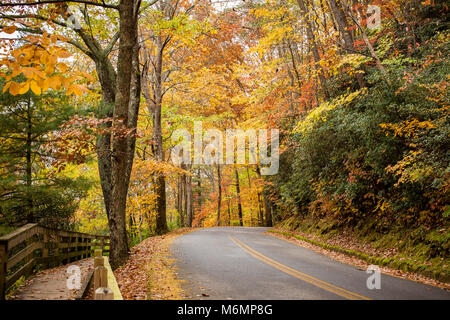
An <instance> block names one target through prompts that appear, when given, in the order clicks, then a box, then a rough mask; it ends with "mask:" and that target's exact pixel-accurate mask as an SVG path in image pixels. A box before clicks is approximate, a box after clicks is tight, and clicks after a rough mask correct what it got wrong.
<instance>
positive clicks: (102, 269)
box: [93, 249, 123, 300]
mask: <svg viewBox="0 0 450 320" xmlns="http://www.w3.org/2000/svg"><path fill="white" fill-rule="evenodd" d="M93 285H94V300H123V298H122V294H121V293H120V289H119V285H118V284H117V281H116V278H115V277H114V273H113V271H112V269H111V266H110V264H109V259H108V257H104V256H102V252H101V250H99V249H98V250H95V258H94V283H93Z"/></svg>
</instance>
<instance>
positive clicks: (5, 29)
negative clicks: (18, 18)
mask: <svg viewBox="0 0 450 320" xmlns="http://www.w3.org/2000/svg"><path fill="white" fill-rule="evenodd" d="M16 30H17V27H16V26H8V27H3V28H2V29H1V31H2V32H5V33H8V34H12V33H14V32H15V31H16Z"/></svg>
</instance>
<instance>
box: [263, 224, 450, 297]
mask: <svg viewBox="0 0 450 320" xmlns="http://www.w3.org/2000/svg"><path fill="white" fill-rule="evenodd" d="M268 232H269V233H270V234H272V235H275V234H277V235H281V236H283V237H285V238H286V239H287V240H289V239H291V240H292V239H296V240H299V241H300V242H301V241H303V242H305V243H309V244H311V245H313V246H316V247H318V248H322V249H325V250H327V251H331V252H336V253H339V254H342V255H345V256H348V257H354V258H356V259H359V260H362V261H364V262H365V263H366V264H374V265H378V266H382V267H387V268H389V269H394V270H396V271H392V270H391V271H389V270H387V269H386V270H385V271H386V273H390V274H393V275H396V276H400V277H407V278H409V279H412V280H415V281H420V282H425V283H428V284H432V285H435V286H439V287H446V288H447V289H449V288H450V285H449V282H450V259H449V255H448V250H449V249H448V248H449V235H450V233H449V230H448V228H447V229H440V230H424V229H423V228H418V229H412V230H389V231H385V232H384V233H378V232H375V231H373V230H370V226H368V227H366V228H365V229H364V228H360V229H359V228H354V229H350V228H345V227H342V226H340V225H337V224H336V222H334V221H330V220H321V221H319V222H317V221H313V220H308V219H305V220H303V221H302V223H301V224H297V222H295V223H293V221H289V219H288V220H286V221H284V222H283V223H281V224H279V225H278V226H276V227H275V228H273V229H270V230H268ZM350 263H352V262H350Z"/></svg>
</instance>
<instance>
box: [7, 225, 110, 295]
mask: <svg viewBox="0 0 450 320" xmlns="http://www.w3.org/2000/svg"><path fill="white" fill-rule="evenodd" d="M95 249H101V250H102V251H103V252H109V237H108V236H99V235H92V234H87V233H81V232H73V231H64V230H57V229H51V228H47V227H43V226H40V225H38V224H35V223H30V224H27V225H25V226H23V227H21V228H19V229H17V230H15V231H13V232H11V233H9V234H7V235H5V236H3V237H0V300H4V299H5V295H6V291H7V289H8V288H10V287H11V286H12V285H13V284H14V283H15V282H16V281H17V280H19V279H20V277H22V276H25V277H26V276H28V275H30V274H31V273H32V272H33V269H34V268H35V267H36V266H39V267H40V268H43V269H45V268H49V267H56V266H58V265H61V264H66V263H69V262H72V261H76V260H80V259H84V258H87V257H90V256H93V254H94V250H95Z"/></svg>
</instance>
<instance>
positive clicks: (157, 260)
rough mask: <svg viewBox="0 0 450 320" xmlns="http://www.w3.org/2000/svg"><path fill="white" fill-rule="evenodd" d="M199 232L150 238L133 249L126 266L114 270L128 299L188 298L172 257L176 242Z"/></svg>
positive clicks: (190, 229)
mask: <svg viewBox="0 0 450 320" xmlns="http://www.w3.org/2000/svg"><path fill="white" fill-rule="evenodd" d="M193 230H195V229H192V228H182V229H177V230H174V231H172V232H169V233H167V234H164V235H162V236H154V237H149V238H147V239H145V240H144V241H142V242H141V243H139V244H138V245H136V246H134V247H133V248H132V249H131V254H130V258H129V260H128V261H127V263H126V264H125V265H124V266H121V267H120V268H118V269H117V270H115V271H114V275H115V277H116V279H117V283H118V285H119V289H120V292H121V293H122V296H123V298H124V300H179V299H185V298H186V297H185V294H184V292H183V290H182V289H181V285H180V280H177V277H176V270H175V267H174V263H173V262H174V261H173V259H172V258H171V257H170V251H169V246H170V244H171V243H172V241H173V240H174V239H175V238H176V237H178V236H180V235H182V234H185V233H188V232H191V231H193Z"/></svg>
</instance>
